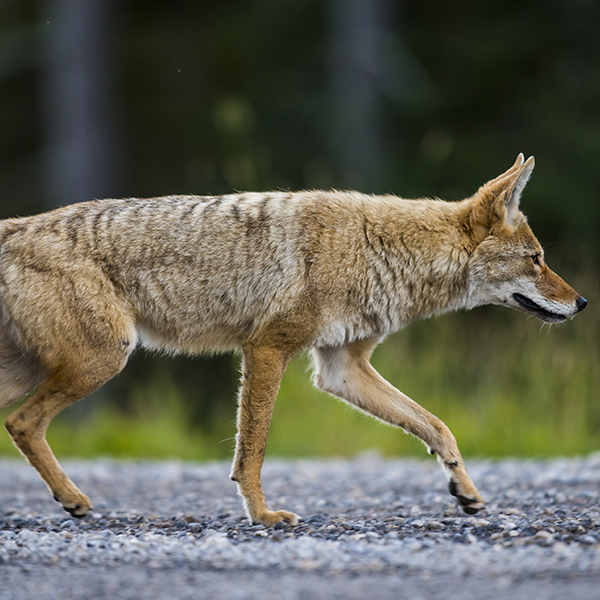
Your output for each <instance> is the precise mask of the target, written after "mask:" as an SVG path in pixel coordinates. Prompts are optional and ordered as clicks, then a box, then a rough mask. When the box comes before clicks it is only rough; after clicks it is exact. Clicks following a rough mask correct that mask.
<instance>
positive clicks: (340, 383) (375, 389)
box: [314, 340, 484, 514]
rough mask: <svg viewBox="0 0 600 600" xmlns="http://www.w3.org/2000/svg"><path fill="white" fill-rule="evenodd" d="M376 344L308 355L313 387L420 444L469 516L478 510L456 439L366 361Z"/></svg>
mask: <svg viewBox="0 0 600 600" xmlns="http://www.w3.org/2000/svg"><path fill="white" fill-rule="evenodd" d="M377 342H378V340H361V341H359V342H355V343H353V344H350V345H348V346H344V347H341V348H321V349H317V350H315V351H314V359H315V366H316V373H315V382H316V384H317V386H318V387H320V388H321V389H324V390H325V391H327V392H329V393H331V394H334V395H335V396H338V397H340V398H342V399H343V400H346V401H347V402H349V403H351V404H353V405H354V406H356V407H358V408H359V409H361V410H363V411H365V412H367V413H369V414H371V415H373V416H374V417H377V418H378V419H381V420H382V421H385V422H386V423H389V424H391V425H395V426H397V427H401V428H402V429H404V430H405V431H407V432H408V433H412V434H413V435H414V436H416V437H417V438H419V439H420V440H421V441H423V442H424V443H425V444H426V446H427V447H428V449H429V452H430V453H431V454H437V456H438V461H439V463H440V464H441V465H442V467H443V468H444V470H445V472H446V475H447V477H448V487H449V490H450V493H451V494H452V495H453V496H456V498H457V499H458V501H459V503H460V504H461V506H462V508H463V510H464V511H465V512H466V513H468V514H474V513H476V512H477V511H478V510H480V509H481V508H483V507H484V503H483V500H482V498H481V495H480V494H479V492H478V491H477V488H476V487H475V485H474V484H473V482H472V481H471V478H470V477H469V475H468V474H467V471H466V468H465V464H464V461H463V459H462V456H461V454H460V452H459V450H458V446H457V444H456V440H455V438H454V436H453V435H452V433H451V431H450V430H449V429H448V427H447V426H446V425H445V424H444V423H443V422H442V421H441V420H440V419H438V418H437V417H436V416H434V415H432V414H431V413H430V412H428V411H427V410H425V409H424V408H422V407H421V406H419V405H418V404H417V403H416V402H414V401H413V400H411V399H410V398H409V397H408V396H405V395H404V394H403V393H402V392H400V391H399V390H397V389H396V388H395V387H394V386H392V385H391V384H390V383H388V382H387V381H386V380H385V379H383V377H381V375H379V373H377V371H376V370H375V369H374V368H373V366H372V365H371V363H370V362H369V359H370V357H371V353H372V351H373V349H374V347H375V345H376V344H377Z"/></svg>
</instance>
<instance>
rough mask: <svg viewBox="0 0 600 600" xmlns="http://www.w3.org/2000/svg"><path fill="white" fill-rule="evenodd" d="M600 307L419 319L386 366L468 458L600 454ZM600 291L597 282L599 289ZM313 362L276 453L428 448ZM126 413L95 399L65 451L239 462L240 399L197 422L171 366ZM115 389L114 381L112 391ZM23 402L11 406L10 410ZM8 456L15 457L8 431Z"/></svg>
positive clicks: (138, 393)
mask: <svg viewBox="0 0 600 600" xmlns="http://www.w3.org/2000/svg"><path fill="white" fill-rule="evenodd" d="M590 283H591V279H590V278H588V279H586V281H585V282H584V283H582V284H581V285H580V286H579V287H581V288H582V289H584V288H585V289H586V296H587V297H588V300H590V307H589V308H588V309H587V310H586V311H585V312H584V313H583V314H582V315H580V316H578V317H577V319H575V320H574V321H572V322H568V323H565V324H563V325H560V326H554V327H551V328H549V327H548V326H543V327H541V324H540V323H539V321H536V320H534V319H531V318H527V317H526V316H524V315H522V314H518V313H515V312H513V311H507V310H503V309H500V308H497V307H491V308H486V309H479V310H477V311H473V312H471V313H462V314H453V315H445V316H442V317H438V318H435V319H430V320H428V321H424V322H419V323H414V324H412V325H411V326H409V327H408V328H406V329H405V330H404V331H402V332H399V333H398V334H396V335H394V336H392V337H390V338H389V339H388V340H386V342H385V343H384V344H382V345H381V346H380V347H378V348H377V350H376V351H375V354H374V357H373V363H374V365H375V366H376V368H377V369H378V370H379V371H380V373H381V374H382V375H383V376H384V377H386V379H388V380H389V381H390V382H391V383H393V384H394V385H395V386H396V387H398V388H399V389H401V390H402V391H403V392H404V393H406V394H408V395H409V396H411V397H412V398H413V399H414V400H416V401H417V402H419V403H420V404H421V405H422V406H424V407H425V408H427V409H428V410H430V411H431V412H433V413H434V414H436V415H437V416H439V417H440V418H441V419H442V420H444V421H445V422H446V424H447V425H448V426H449V427H450V429H451V430H452V431H453V433H454V434H455V436H456V438H457V440H458V443H459V446H460V448H461V450H462V452H463V454H464V455H467V456H469V455H471V456H473V455H476V456H506V455H513V456H553V455H554V456H555V455H573V454H584V453H588V452H592V451H595V450H598V449H600V402H598V390H599V389H600V346H599V344H598V341H599V340H598V332H599V331H600V329H599V325H600V310H598V309H597V308H596V304H597V303H596V301H595V299H597V298H599V297H600V294H598V293H597V288H596V287H592V286H591V285H590ZM591 287H592V289H590V288H591ZM164 360H165V361H168V360H169V359H164ZM309 371H310V361H309V358H308V357H307V356H301V357H298V358H296V359H295V360H294V361H293V363H292V364H291V365H290V367H289V368H288V371H287V373H286V375H285V377H284V380H283V383H282V387H281V391H280V395H279V398H278V401H277V405H276V407H275V414H274V417H273V422H272V426H271V432H270V435H269V446H268V451H267V453H268V455H269V456H284V457H292V456H351V455H354V454H356V453H359V452H361V451H364V450H368V449H376V450H377V451H379V452H381V453H382V454H384V455H386V456H399V455H420V456H424V455H425V449H424V447H423V445H422V444H421V443H420V442H418V441H416V440H415V439H414V438H412V437H411V436H408V435H405V434H404V433H403V432H401V431H399V430H396V429H394V428H392V427H388V426H386V425H383V424H381V423H379V422H377V421H375V420H374V419H371V418H368V417H366V416H364V415H362V414H360V413H358V412H357V411H355V410H352V409H351V408H349V407H348V406H346V405H344V404H343V403H341V402H340V401H337V400H335V399H333V398H332V397H330V396H328V395H327V394H324V393H322V392H319V391H317V390H316V389H314V388H313V387H312V385H311V382H310V380H311V377H310V372H309ZM130 390H131V391H130V398H129V400H130V402H129V408H128V409H127V411H123V410H119V409H117V408H116V407H115V404H114V403H112V402H99V403H98V405H97V406H96V403H95V401H94V402H92V401H87V400H86V401H84V407H86V408H87V409H86V410H81V409H70V410H67V411H65V413H63V414H61V415H59V417H57V419H55V421H54V422H53V423H52V425H51V427H50V430H49V434H48V439H49V442H50V444H51V446H52V447H53V449H54V450H55V452H56V453H57V454H58V455H61V456H82V457H91V456H97V455H111V456H118V457H144V458H164V457H170V458H173V457H176V458H180V459H182V460H207V459H218V458H227V457H230V456H231V454H232V451H233V446H234V441H233V436H234V435H235V427H234V420H235V401H234V399H233V398H231V399H225V398H221V399H219V402H218V410H217V411H216V415H217V416H216V417H215V418H213V420H212V426H211V427H210V428H209V429H208V430H207V428H203V429H202V430H201V429H200V428H199V427H198V426H197V425H196V426H194V425H193V424H192V423H191V421H190V418H189V411H188V410H187V405H186V403H187V402H192V401H193V393H190V391H189V390H187V391H186V392H185V394H184V391H183V390H181V389H180V388H179V387H178V386H177V384H176V383H175V382H174V381H173V379H172V378H171V377H169V376H168V375H165V371H164V370H160V371H158V372H152V373H148V374H147V376H146V377H142V378H138V380H136V384H135V387H133V388H130ZM109 391H110V388H109ZM10 410H12V407H11V408H9V409H5V410H4V411H2V412H1V413H0V418H3V417H5V416H6V415H7V414H8V413H9V412H10ZM0 453H4V454H16V451H15V450H14V448H13V447H12V444H11V442H10V441H9V439H8V435H7V434H4V435H0Z"/></svg>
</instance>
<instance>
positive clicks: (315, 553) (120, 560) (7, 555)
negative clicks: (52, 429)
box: [0, 454, 600, 600]
mask: <svg viewBox="0 0 600 600" xmlns="http://www.w3.org/2000/svg"><path fill="white" fill-rule="evenodd" d="M468 466H469V471H470V474H471V476H472V478H473V479H474V481H475V482H476V484H477V485H478V486H479V488H480V491H481V492H482V494H483V496H484V498H486V499H487V501H488V507H487V509H486V510H485V511H484V512H482V513H480V514H477V515H475V516H467V515H464V514H462V513H461V512H460V511H459V510H457V509H456V507H455V505H454V503H453V499H452V498H451V496H449V495H448V494H447V493H446V489H445V483H444V475H443V473H442V471H441V469H440V468H439V467H438V466H437V464H436V463H435V461H434V460H423V461H417V460H393V461H388V460H383V459H381V458H379V457H378V456H375V455H366V456H363V457H360V458H358V459H356V460H352V461H345V460H327V461H307V460H303V461H267V463H266V465H265V469H264V476H263V481H264V486H265V491H266V494H267V497H268V498H269V499H270V505H271V506H272V507H273V508H286V509H289V510H292V511H293V512H296V513H298V514H300V515H302V516H303V517H304V520H303V521H302V522H301V523H300V525H298V526H296V527H290V526H287V525H281V526H279V525H278V526H276V527H275V528H273V529H266V528H264V527H263V526H250V525H249V523H248V521H247V519H246V518H245V516H244V515H243V512H242V509H241V502H240V500H239V498H238V497H237V496H236V490H235V486H234V484H233V483H232V482H231V481H229V479H228V473H229V464H226V463H212V464H203V465H196V464H182V463H176V462H160V463H146V462H112V461H107V460H99V461H93V462H66V461H65V463H64V467H65V469H66V471H67V472H68V473H69V474H70V475H71V476H72V478H73V480H74V481H75V482H76V483H77V484H78V485H79V486H80V487H81V489H82V490H83V491H84V492H86V493H87V494H88V495H89V496H90V498H91V499H92V502H93V503H94V510H93V512H92V513H91V514H90V515H88V516H87V517H86V518H85V519H82V520H76V519H73V518H71V517H70V516H69V515H67V514H66V513H64V512H62V510H61V509H60V508H59V507H58V505H57V504H56V503H54V501H53V500H52V499H51V497H50V495H49V494H48V491H47V489H46V488H45V486H44V485H43V484H42V483H41V481H40V480H39V479H38V477H37V474H36V473H35V472H34V471H33V469H32V468H31V467H29V466H28V465H26V464H25V462H24V461H8V460H4V461H0V479H1V481H2V486H1V489H0V500H1V506H2V511H0V598H3V599H4V598H10V599H11V600H12V599H15V600H21V599H23V600H25V599H28V600H29V599H30V598H36V599H38V598H40V599H48V600H53V599H58V598H60V599H62V600H65V599H68V598H84V597H85V598H111V599H113V598H114V599H119V598H170V599H173V600H175V599H179V598H181V599H183V598H199V597H200V598H218V599H224V600H229V599H231V600H241V599H249V598H261V599H262V600H268V599H270V598H273V599H275V598H277V599H279V598H285V599H290V600H300V599H304V598H306V599H308V598H340V599H342V598H344V599H347V598H365V597H369V596H374V597H376V598H378V599H379V598H381V599H384V600H386V599H387V598H398V597H410V598H413V599H415V600H416V599H419V598H420V599H424V598H437V597H440V596H441V595H443V596H444V597H446V596H447V595H448V594H452V593H457V594H460V595H461V600H469V599H471V598H473V599H475V598H479V599H481V598H511V600H519V599H520V598H523V599H525V598H527V599H530V598H532V597H533V596H534V595H538V596H539V597H540V598H544V600H546V599H553V598H557V599H558V598H564V597H566V596H568V597H570V600H573V599H575V598H580V597H581V598H596V597H599V595H600V592H598V590H599V589H600V504H599V501H600V485H599V484H600V454H597V455H592V456H590V457H586V458H582V459H564V460H552V461H520V460H502V461H498V462H490V461H468Z"/></svg>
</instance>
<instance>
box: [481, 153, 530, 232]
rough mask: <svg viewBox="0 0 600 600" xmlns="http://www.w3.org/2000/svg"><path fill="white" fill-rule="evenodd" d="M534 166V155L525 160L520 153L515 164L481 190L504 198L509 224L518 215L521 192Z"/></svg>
mask: <svg viewBox="0 0 600 600" xmlns="http://www.w3.org/2000/svg"><path fill="white" fill-rule="evenodd" d="M534 166H535V160H534V158H533V156H530V157H529V158H528V159H527V160H526V161H525V162H523V155H522V154H519V156H517V160H516V162H515V164H514V165H513V166H512V167H511V168H510V169H509V170H508V171H506V173H502V175H500V176H499V177H496V179H492V180H491V181H488V182H487V183H486V184H485V185H484V186H483V187H482V188H481V190H480V191H481V192H483V194H484V195H486V193H487V194H490V193H491V194H492V195H493V196H495V197H496V198H502V199H503V201H504V206H505V209H506V221H507V223H509V224H512V223H513V222H514V220H515V218H516V216H517V212H518V210H519V202H520V200H521V194H522V193H523V190H524V189H525V185H526V184H527V182H528V181H529V177H531V172H532V171H533V167H534Z"/></svg>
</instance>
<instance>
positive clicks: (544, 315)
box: [513, 293, 566, 323]
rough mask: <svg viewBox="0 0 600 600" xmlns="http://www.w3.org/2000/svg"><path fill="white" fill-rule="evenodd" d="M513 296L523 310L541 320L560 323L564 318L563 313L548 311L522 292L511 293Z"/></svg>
mask: <svg viewBox="0 0 600 600" xmlns="http://www.w3.org/2000/svg"><path fill="white" fill-rule="evenodd" d="M513 298H514V299H515V300H516V301H517V303H518V304H519V305H520V306H521V308H523V310H525V311H526V312H528V313H530V314H532V315H533V316H535V317H537V318H538V319H540V320H541V321H545V322H546V323H561V322H562V321H564V320H565V319H566V317H565V316H564V315H559V314H558V313H553V312H550V311H549V310H546V309H545V308H542V307H541V306H540V305H539V304H536V303H535V302H534V301H533V300H531V299H529V298H527V297H526V296H523V295H522V294H516V293H515V294H513Z"/></svg>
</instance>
